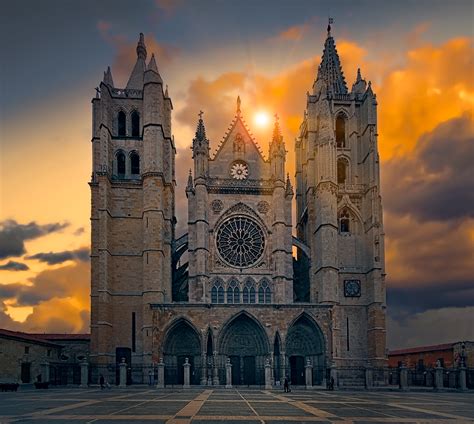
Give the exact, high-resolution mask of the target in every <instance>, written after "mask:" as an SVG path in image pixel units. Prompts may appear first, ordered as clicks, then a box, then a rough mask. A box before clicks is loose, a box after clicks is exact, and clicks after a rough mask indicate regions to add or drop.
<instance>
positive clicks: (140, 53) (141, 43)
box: [137, 32, 147, 60]
mask: <svg viewBox="0 0 474 424" xmlns="http://www.w3.org/2000/svg"><path fill="white" fill-rule="evenodd" d="M146 54H147V52H146V46H145V36H144V35H143V32H141V33H140V38H139V40H138V44H137V57H138V58H139V59H143V60H146Z"/></svg>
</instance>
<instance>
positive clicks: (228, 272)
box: [90, 28, 386, 386]
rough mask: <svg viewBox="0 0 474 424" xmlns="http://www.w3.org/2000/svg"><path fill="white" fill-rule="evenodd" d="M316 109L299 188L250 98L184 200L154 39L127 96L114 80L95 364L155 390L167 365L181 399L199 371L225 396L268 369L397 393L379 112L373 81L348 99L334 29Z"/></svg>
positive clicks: (103, 125) (95, 305)
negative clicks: (228, 373) (388, 310)
mask: <svg viewBox="0 0 474 424" xmlns="http://www.w3.org/2000/svg"><path fill="white" fill-rule="evenodd" d="M301 95H302V96H303V95H304V93H301ZM306 96H307V106H306V111H305V114H304V118H303V122H302V124H301V126H300V132H299V134H298V136H297V139H296V142H295V143H296V144H295V149H296V175H295V177H296V187H295V188H293V187H292V184H291V182H290V179H289V176H288V175H287V171H286V150H287V148H288V145H285V141H284V140H283V137H282V134H281V131H280V127H279V123H278V120H276V122H275V125H274V129H273V134H272V139H271V141H270V143H269V144H270V146H269V152H268V154H267V155H266V156H265V155H264V154H263V152H262V151H261V149H260V147H259V146H258V144H257V141H256V140H255V139H254V138H253V136H252V135H251V132H250V130H249V128H248V126H247V124H246V122H245V118H244V115H245V107H244V105H241V102H240V98H239V99H237V104H236V112H235V116H234V118H233V119H232V120H231V122H230V125H229V128H228V131H227V132H226V134H225V136H224V138H223V141H222V142H221V143H220V144H219V146H218V148H217V152H216V153H215V154H214V155H212V156H211V155H210V141H209V139H208V138H207V136H206V129H205V119H204V117H203V116H202V113H201V114H200V115H199V119H198V120H197V128H196V133H195V137H194V139H193V140H192V143H191V147H192V157H193V160H194V169H193V170H192V172H191V171H190V175H189V179H188V182H187V185H186V187H185V189H184V188H179V189H177V187H176V181H175V154H176V150H175V144H174V138H173V135H172V130H171V112H172V109H173V105H172V101H171V99H170V97H169V96H168V90H167V88H166V86H164V84H163V80H162V78H161V76H160V73H159V71H158V67H157V65H156V62H155V58H154V56H153V55H152V56H151V59H150V60H149V61H148V63H147V50H146V46H145V42H144V38H143V35H140V40H139V42H138V46H137V62H136V64H135V67H134V69H133V71H132V73H131V76H130V79H129V81H128V83H127V86H126V87H125V88H116V87H115V86H114V83H113V78H112V74H111V71H110V68H109V69H108V70H107V71H106V72H105V73H104V79H103V81H102V82H101V84H100V88H99V89H98V91H97V95H96V98H94V99H93V100H92V109H93V137H92V154H93V170H92V179H91V182H90V186H91V192H92V210H91V222H92V288H91V298H92V307H91V309H92V311H91V332H92V340H91V362H92V364H93V365H95V366H97V367H101V366H102V367H104V368H102V369H103V370H109V371H110V370H113V369H114V366H115V365H116V364H117V363H119V362H121V361H122V360H125V362H126V363H127V364H128V368H129V380H131V381H133V382H144V381H147V379H148V370H155V369H156V367H157V364H159V363H161V364H163V363H164V368H165V372H164V383H165V384H166V385H168V384H182V383H183V364H184V363H185V362H188V363H189V364H190V366H191V384H202V385H204V384H206V385H207V384H209V385H219V384H225V364H226V363H228V362H230V364H231V365H232V384H233V385H260V384H263V380H264V367H265V364H267V367H268V364H270V365H271V375H272V382H273V383H274V384H279V382H281V381H282V380H283V379H284V377H285V376H288V377H289V378H290V379H291V381H292V382H293V384H296V385H300V384H305V367H307V366H311V367H312V380H313V384H314V385H319V384H324V383H325V381H326V380H327V379H328V378H329V376H331V375H332V376H333V377H334V378H335V380H336V383H337V384H338V385H339V386H354V385H362V384H383V383H384V380H383V376H381V375H379V374H378V373H377V372H374V371H372V370H373V369H374V368H377V369H378V368H381V367H383V366H385V365H386V353H385V306H386V304H385V284H384V240H383V237H384V233H383V224H382V205H381V197H380V180H379V159H378V151H377V114H376V110H377V102H376V98H375V95H374V93H373V92H372V89H371V86H370V83H369V84H368V85H367V84H366V82H365V80H363V79H362V77H361V75H360V72H358V74H357V79H356V81H355V83H354V84H353V86H352V90H351V91H349V90H348V88H347V85H346V82H345V79H344V75H343V72H342V68H341V64H340V61H339V57H338V54H337V50H336V47H335V44H334V39H333V37H332V36H331V34H330V28H329V29H328V36H327V39H326V42H325V46H324V52H323V56H322V60H321V64H320V66H319V68H318V70H317V76H316V79H315V81H314V84H313V87H312V89H311V92H309V93H307V95H306ZM198 107H199V105H196V108H198ZM184 195H185V196H186V197H187V200H188V231H187V233H186V234H184V235H180V237H177V236H176V234H175V225H176V218H175V196H184ZM293 202H296V217H295V219H294V218H293V217H292V213H293V204H294V203H293ZM293 222H296V228H294V227H293ZM110 372H112V371H110Z"/></svg>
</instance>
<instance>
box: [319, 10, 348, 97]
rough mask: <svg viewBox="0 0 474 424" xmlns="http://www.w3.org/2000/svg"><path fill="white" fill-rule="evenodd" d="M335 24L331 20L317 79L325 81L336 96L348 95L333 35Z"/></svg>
mask: <svg viewBox="0 0 474 424" xmlns="http://www.w3.org/2000/svg"><path fill="white" fill-rule="evenodd" d="M333 22H334V20H333V19H332V18H329V24H328V28H327V30H328V34H327V38H326V42H325V43H324V51H323V56H322V58H321V64H320V65H319V67H318V77H317V79H318V80H319V79H321V80H323V81H324V82H325V83H326V86H327V88H328V90H331V91H332V92H333V93H334V94H347V85H346V80H345V78H344V73H343V72H342V67H341V61H340V60H339V55H338V53H337V49H336V44H335V43H334V38H333V37H332V35H331V24H332V23H333Z"/></svg>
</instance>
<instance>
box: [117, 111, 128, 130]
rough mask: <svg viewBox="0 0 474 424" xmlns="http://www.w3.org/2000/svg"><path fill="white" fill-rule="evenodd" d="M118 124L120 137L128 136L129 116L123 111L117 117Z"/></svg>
mask: <svg viewBox="0 0 474 424" xmlns="http://www.w3.org/2000/svg"><path fill="white" fill-rule="evenodd" d="M117 122H118V135H119V136H125V135H127V115H125V112H124V111H123V110H121V111H120V112H119V113H118V115H117Z"/></svg>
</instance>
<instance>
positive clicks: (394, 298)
mask: <svg viewBox="0 0 474 424" xmlns="http://www.w3.org/2000/svg"><path fill="white" fill-rule="evenodd" d="M387 304H388V307H389V309H390V310H393V311H399V312H400V313H402V314H404V313H407V314H413V313H419V312H424V311H427V310H430V309H437V308H445V307H465V306H474V283H473V281H472V280H466V281H453V282H450V281H445V282H443V283H442V284H433V285H430V286H429V287H399V286H398V284H397V283H394V284H393V287H388V288H387Z"/></svg>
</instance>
